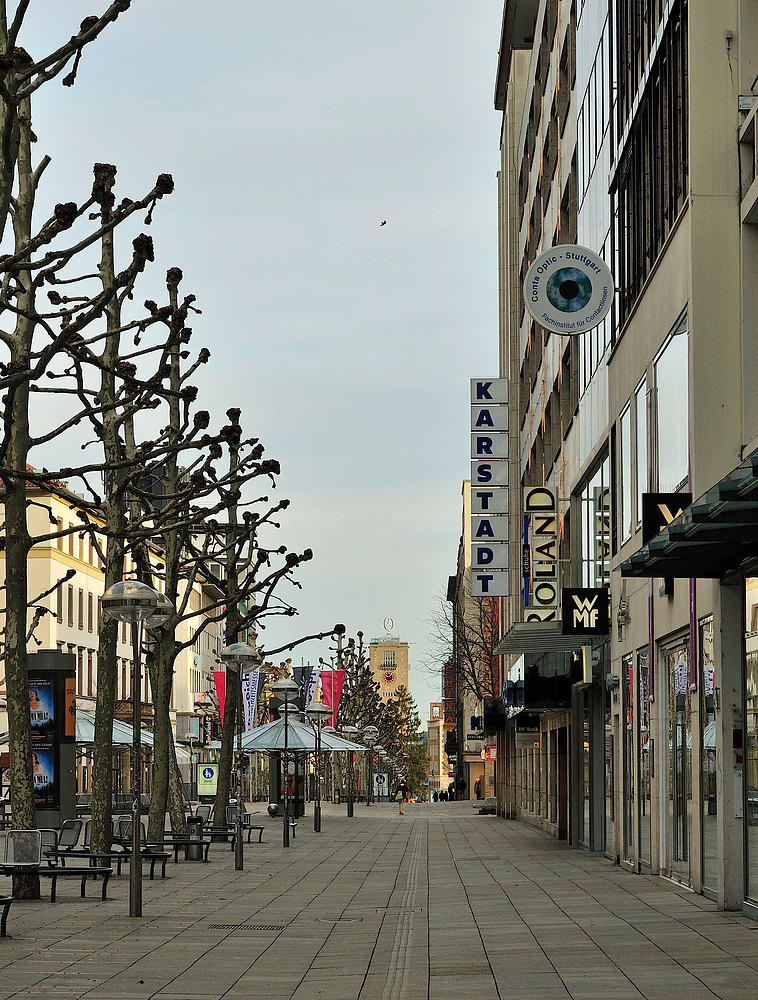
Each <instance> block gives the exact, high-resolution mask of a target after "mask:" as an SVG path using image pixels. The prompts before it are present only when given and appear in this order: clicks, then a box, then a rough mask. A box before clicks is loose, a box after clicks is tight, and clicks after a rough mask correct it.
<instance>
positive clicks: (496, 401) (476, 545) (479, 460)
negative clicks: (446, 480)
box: [471, 378, 510, 597]
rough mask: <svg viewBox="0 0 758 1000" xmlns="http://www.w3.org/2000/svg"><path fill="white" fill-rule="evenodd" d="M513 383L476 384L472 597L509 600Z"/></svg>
mask: <svg viewBox="0 0 758 1000" xmlns="http://www.w3.org/2000/svg"><path fill="white" fill-rule="evenodd" d="M508 428H509V421H508V380H507V379H504V378H473V379H471V596H472V597H507V596H508V595H509V594H510V577H509V561H508V515H509V511H510V507H509V503H508V497H509V493H508Z"/></svg>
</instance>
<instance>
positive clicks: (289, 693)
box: [271, 677, 300, 847]
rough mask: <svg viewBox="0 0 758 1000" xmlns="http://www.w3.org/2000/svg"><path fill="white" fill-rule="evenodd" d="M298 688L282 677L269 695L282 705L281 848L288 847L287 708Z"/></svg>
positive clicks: (274, 684) (272, 686)
mask: <svg viewBox="0 0 758 1000" xmlns="http://www.w3.org/2000/svg"><path fill="white" fill-rule="evenodd" d="M299 690H300V689H299V688H298V686H297V684H296V683H295V681H293V680H290V678H289V677H283V678H282V679H281V680H278V681H274V683H273V684H272V685H271V693H272V694H273V695H274V697H275V698H278V699H279V701H281V702H283V703H284V759H283V761H282V764H283V768H282V771H283V776H284V826H283V829H282V846H283V847H289V846H290V795H289V766H288V762H287V751H288V749H289V745H288V742H287V741H288V736H289V721H288V717H289V706H290V702H292V701H294V700H295V698H297V696H298V692H299Z"/></svg>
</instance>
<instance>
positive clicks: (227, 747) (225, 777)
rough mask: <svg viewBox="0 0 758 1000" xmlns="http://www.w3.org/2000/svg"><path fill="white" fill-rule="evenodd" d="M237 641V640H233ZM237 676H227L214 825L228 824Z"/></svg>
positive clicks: (235, 727) (235, 719) (230, 674)
mask: <svg viewBox="0 0 758 1000" xmlns="http://www.w3.org/2000/svg"><path fill="white" fill-rule="evenodd" d="M233 641H236V640H233ZM236 721H237V677H236V675H234V674H232V673H231V671H229V675H228V676H227V678H226V698H225V700H224V725H223V728H222V730H221V754H220V756H219V759H218V784H217V786H216V805H215V809H214V812H213V825H214V826H224V825H225V824H226V807H227V806H228V805H229V787H230V785H231V776H232V762H233V759H234V736H235V731H236V729H237V726H236Z"/></svg>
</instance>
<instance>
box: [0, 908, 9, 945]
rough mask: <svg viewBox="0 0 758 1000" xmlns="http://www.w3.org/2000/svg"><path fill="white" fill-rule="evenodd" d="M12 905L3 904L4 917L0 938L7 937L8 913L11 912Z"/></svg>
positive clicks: (1, 920)
mask: <svg viewBox="0 0 758 1000" xmlns="http://www.w3.org/2000/svg"><path fill="white" fill-rule="evenodd" d="M10 908H11V904H10V903H3V915H2V916H1V917H0V937H7V936H8V935H7V934H6V933H5V930H6V925H7V923H8V913H9V912H10Z"/></svg>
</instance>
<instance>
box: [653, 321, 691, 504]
mask: <svg viewBox="0 0 758 1000" xmlns="http://www.w3.org/2000/svg"><path fill="white" fill-rule="evenodd" d="M687 333H688V330H687V319H686V317H685V318H684V319H682V320H681V321H680V322H679V324H678V326H677V328H676V329H675V330H674V333H673V335H672V336H671V337H670V339H669V340H668V342H667V343H666V345H665V347H664V348H663V350H662V351H661V353H660V354H659V355H658V359H657V360H656V362H655V398H656V420H655V424H656V431H657V436H658V490H659V491H660V492H661V493H674V492H676V490H678V489H679V488H680V487H681V486H683V485H684V483H685V482H686V481H687V478H688V476H689V412H690V408H689V373H688V364H687V358H688V349H687Z"/></svg>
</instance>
